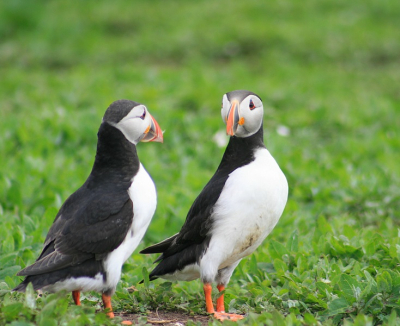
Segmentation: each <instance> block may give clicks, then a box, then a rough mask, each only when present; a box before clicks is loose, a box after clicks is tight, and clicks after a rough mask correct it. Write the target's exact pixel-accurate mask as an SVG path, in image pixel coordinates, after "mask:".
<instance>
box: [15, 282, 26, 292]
mask: <svg viewBox="0 0 400 326" xmlns="http://www.w3.org/2000/svg"><path fill="white" fill-rule="evenodd" d="M27 286H28V283H26V282H25V280H24V281H22V282H21V283H20V284H19V285H17V286H16V287H15V288H13V289H12V290H11V291H13V292H25V290H26V287H27Z"/></svg>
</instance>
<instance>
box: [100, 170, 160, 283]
mask: <svg viewBox="0 0 400 326" xmlns="http://www.w3.org/2000/svg"><path fill="white" fill-rule="evenodd" d="M128 192H129V197H130V198H131V200H132V203H133V221H132V225H131V227H130V229H129V231H128V233H127V235H126V237H125V239H124V241H123V242H122V244H121V245H120V246H119V247H118V248H117V249H115V250H114V251H112V252H111V253H110V254H109V255H108V256H107V258H106V259H105V260H104V269H105V270H106V273H107V285H108V286H109V287H110V288H115V287H116V286H117V283H118V281H119V279H120V277H121V268H122V265H123V264H124V263H125V261H126V260H127V259H128V258H129V257H130V256H131V255H132V253H133V251H134V250H135V249H136V247H137V246H138V245H139V242H140V241H141V240H142V238H143V236H144V234H145V232H146V230H147V228H148V226H149V224H150V221H151V219H152V217H153V215H154V212H155V210H156V206H157V193H156V188H155V186H154V182H153V180H152V179H151V178H150V176H149V174H148V173H147V171H146V170H145V168H144V167H143V165H142V164H140V167H139V171H138V173H137V174H136V176H135V177H134V181H133V183H132V185H131V187H130V188H129V190H128Z"/></svg>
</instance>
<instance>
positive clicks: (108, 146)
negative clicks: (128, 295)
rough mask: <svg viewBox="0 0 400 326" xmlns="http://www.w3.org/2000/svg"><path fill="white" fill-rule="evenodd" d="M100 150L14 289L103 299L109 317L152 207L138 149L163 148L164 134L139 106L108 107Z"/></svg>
mask: <svg viewBox="0 0 400 326" xmlns="http://www.w3.org/2000/svg"><path fill="white" fill-rule="evenodd" d="M97 136H98V142H97V152H96V157H95V161H94V165H93V168H92V171H91V173H90V175H89V177H88V179H87V180H86V182H85V183H84V184H83V185H82V186H81V187H80V188H79V189H78V190H77V191H76V192H74V193H73V194H72V195H71V196H70V197H69V198H68V199H67V200H66V201H65V202H64V204H63V205H62V206H61V208H60V210H59V212H58V214H57V216H56V218H55V220H54V222H53V225H52V226H51V228H50V230H49V233H48V234H47V237H46V240H45V242H44V247H43V250H42V253H41V254H40V256H39V258H38V259H37V260H36V262H35V263H34V264H32V265H30V266H28V267H26V268H25V269H23V270H21V271H20V272H19V273H18V274H17V275H20V276H26V278H25V279H24V281H23V282H22V283H21V284H19V285H18V286H17V287H16V288H15V289H14V291H20V292H24V291H25V290H26V287H27V285H28V284H29V283H32V285H33V288H34V289H35V290H39V289H41V290H43V291H49V292H58V291H62V290H66V291H71V292H72V296H73V299H74V302H75V304H77V305H80V292H81V291H98V292H100V293H102V299H103V304H104V308H105V309H107V310H108V312H107V315H108V316H109V317H111V318H113V317H114V314H113V312H112V307H111V296H112V295H113V294H114V292H115V289H116V286H117V283H118V281H119V280H120V277H121V268H122V265H123V264H124V262H125V261H126V260H127V259H128V258H129V256H130V255H131V254H132V252H133V251H134V250H135V249H136V247H137V246H138V244H139V242H140V240H141V239H142V237H143V235H144V233H145V232H146V229H147V227H148V225H149V223H150V221H151V219H152V217H153V214H154V212H155V209H156V205H157V195H156V188H155V185H154V182H153V180H152V179H151V177H150V176H149V174H148V173H147V171H146V170H145V169H144V167H143V165H142V164H141V163H140V161H139V157H138V155H137V152H136V145H137V144H138V143H139V142H140V141H142V142H149V141H155V142H162V141H163V135H162V131H161V129H160V127H159V125H158V123H157V122H156V120H155V119H154V118H153V117H152V116H151V115H150V113H149V111H148V110H147V108H146V107H145V106H144V105H143V104H139V103H136V102H133V101H129V100H119V101H116V102H114V103H112V104H111V105H110V106H109V108H108V109H107V111H106V112H105V114H104V117H103V120H102V123H101V125H100V128H99V131H98V134H97Z"/></svg>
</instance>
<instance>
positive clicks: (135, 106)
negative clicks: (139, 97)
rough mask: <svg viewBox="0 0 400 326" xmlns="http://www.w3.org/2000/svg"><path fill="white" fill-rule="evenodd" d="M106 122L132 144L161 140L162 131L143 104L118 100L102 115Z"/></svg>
mask: <svg viewBox="0 0 400 326" xmlns="http://www.w3.org/2000/svg"><path fill="white" fill-rule="evenodd" d="M103 123H108V124H110V125H112V126H114V127H115V128H117V129H119V130H120V131H121V132H122V133H123V134H124V136H125V138H126V139H127V140H128V141H130V142H131V143H133V144H135V145H136V144H137V143H139V142H140V141H142V142H149V141H155V142H160V143H162V142H163V133H162V131H161V128H160V126H159V125H158V123H157V121H156V120H155V119H154V118H153V117H152V116H151V115H150V112H149V110H148V109H147V108H146V106H144V105H143V104H140V103H137V102H134V101H129V100H118V101H115V102H113V103H111V105H110V106H109V107H108V109H107V111H106V113H105V114H104V117H103Z"/></svg>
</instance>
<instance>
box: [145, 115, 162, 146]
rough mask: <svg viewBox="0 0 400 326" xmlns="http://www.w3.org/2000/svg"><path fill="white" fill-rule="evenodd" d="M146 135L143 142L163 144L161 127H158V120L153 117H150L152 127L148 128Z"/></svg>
mask: <svg viewBox="0 0 400 326" xmlns="http://www.w3.org/2000/svg"><path fill="white" fill-rule="evenodd" d="M147 114H149V115H150V113H149V112H147ZM144 133H145V134H146V135H145V136H144V137H143V138H142V140H141V141H142V142H149V141H155V142H159V143H162V142H163V140H164V138H163V133H162V130H161V128H160V126H159V125H158V123H157V121H156V119H154V118H153V117H152V116H151V115H150V125H149V126H148V127H147V129H146V131H145V132H144Z"/></svg>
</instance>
